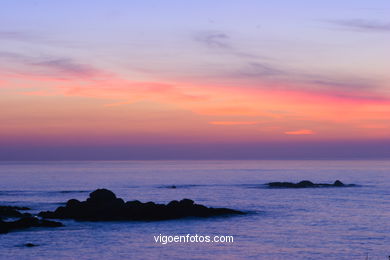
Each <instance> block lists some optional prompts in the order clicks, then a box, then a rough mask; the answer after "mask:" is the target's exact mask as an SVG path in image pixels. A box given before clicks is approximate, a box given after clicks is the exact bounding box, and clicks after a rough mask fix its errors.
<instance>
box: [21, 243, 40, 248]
mask: <svg viewBox="0 0 390 260" xmlns="http://www.w3.org/2000/svg"><path fill="white" fill-rule="evenodd" d="M24 246H25V247H34V246H38V245H36V244H33V243H26V244H24Z"/></svg>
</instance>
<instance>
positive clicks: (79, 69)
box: [31, 58, 100, 77]
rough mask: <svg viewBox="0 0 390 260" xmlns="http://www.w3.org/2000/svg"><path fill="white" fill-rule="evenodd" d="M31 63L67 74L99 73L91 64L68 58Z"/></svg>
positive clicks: (87, 75) (85, 75)
mask: <svg viewBox="0 0 390 260" xmlns="http://www.w3.org/2000/svg"><path fill="white" fill-rule="evenodd" d="M31 65H33V66H39V67H42V68H48V69H50V70H54V71H56V72H58V73H60V74H63V75H67V76H77V77H93V76H97V75H99V74H100V71H99V70H97V69H95V68H93V67H92V66H89V65H85V64H80V63H77V62H75V61H73V60H72V59H69V58H57V59H49V60H43V61H38V62H32V63H31Z"/></svg>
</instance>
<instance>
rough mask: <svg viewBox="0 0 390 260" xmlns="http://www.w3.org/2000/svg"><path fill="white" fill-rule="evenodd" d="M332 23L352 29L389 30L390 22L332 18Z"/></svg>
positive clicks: (368, 30)
mask: <svg viewBox="0 0 390 260" xmlns="http://www.w3.org/2000/svg"><path fill="white" fill-rule="evenodd" d="M330 23H332V24H336V25H338V26H341V27H344V28H348V29H352V30H355V31H367V32H390V23H383V22H378V21H373V20H364V19H350V20H334V21H330Z"/></svg>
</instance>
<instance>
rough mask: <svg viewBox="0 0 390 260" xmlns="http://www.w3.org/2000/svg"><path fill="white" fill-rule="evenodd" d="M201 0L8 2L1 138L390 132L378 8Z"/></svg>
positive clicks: (223, 139) (329, 137) (198, 139)
mask: <svg viewBox="0 0 390 260" xmlns="http://www.w3.org/2000/svg"><path fill="white" fill-rule="evenodd" d="M200 2H202V1H199V3H198V2H195V1H194V2H192V3H191V4H188V5H186V4H184V2H181V1H171V5H170V8H167V7H165V5H164V4H163V3H161V2H158V1H151V2H149V1H148V3H146V2H143V1H131V2H128V1H118V2H117V4H116V5H107V3H106V4H105V3H102V2H98V3H96V8H94V9H93V10H92V12H91V13H88V14H85V13H83V12H81V11H78V10H85V8H84V7H85V6H83V5H84V4H83V3H81V2H72V5H68V4H67V1H64V2H63V3H62V4H55V5H54V4H53V3H52V2H50V1H37V3H35V2H34V3H35V4H34V3H32V2H31V3H30V2H26V3H24V4H23V5H21V4H20V3H19V5H18V6H16V5H14V4H13V2H12V1H7V4H6V5H7V8H3V9H2V10H1V11H0V12H1V18H0V19H1V23H2V24H3V25H4V26H2V28H1V31H0V40H1V43H2V44H1V47H0V58H1V59H0V121H1V128H0V138H1V139H0V143H2V144H3V145H8V146H10V145H11V146H12V145H24V144H34V143H35V144H36V143H40V144H49V145H60V144H72V145H75V144H80V143H83V144H89V145H107V144H118V143H120V144H126V145H131V144H135V143H136V144H150V143H172V142H174V143H183V144H185V143H194V142H195V143H204V144H207V143H210V142H213V143H235V144H237V143H255V142H269V141H276V142H281V141H299V142H310V141H320V142H322V141H332V142H337V141H339V140H344V141H345V140H347V141H370V140H389V139H390V78H389V74H388V68H389V67H390V64H389V59H388V57H389V54H390V53H389V47H388V46H389V44H390V33H389V32H390V29H388V27H384V28H387V29H384V30H378V29H377V28H378V26H379V25H380V24H382V23H383V24H385V23H386V19H387V16H386V14H385V13H384V12H375V11H374V10H373V11H362V10H361V9H362V8H358V7H359V6H360V5H361V6H362V7H363V6H364V2H363V1H354V2H353V3H354V5H356V9H353V11H349V12H347V11H346V10H349V9H345V8H342V6H341V5H345V4H346V2H350V1H345V3H343V4H340V3H338V2H337V1H331V2H333V4H329V3H328V6H327V7H328V8H332V10H331V11H330V10H328V11H327V12H326V13H323V12H322V10H321V4H317V3H314V2H313V3H311V4H308V3H306V2H305V3H304V2H301V1H297V2H298V3H299V4H298V6H295V5H296V3H294V8H295V9H294V11H292V12H291V13H286V14H285V15H282V14H280V15H278V17H279V18H277V17H273V16H270V15H267V13H269V12H270V11H271V10H272V11H273V12H274V13H275V10H276V9H278V7H279V6H280V5H282V4H283V5H289V4H290V3H289V2H287V1H275V3H274V2H272V4H271V2H269V3H265V2H264V3H261V4H260V2H259V3H255V2H252V1H248V2H247V4H242V3H241V2H240V5H237V4H238V2H235V1H227V2H226V3H225V2H224V5H223V8H222V7H221V8H219V7H220V6H219V4H218V2H215V3H210V4H209V5H212V7H213V8H211V7H210V6H209V5H205V4H201V3H200ZM350 3H352V2H350ZM378 4H383V5H385V4H387V3H386V2H385V1H378ZM3 5H4V4H3ZM291 5H293V4H292V3H291ZM78 6H79V7H80V8H77V7H78ZM206 6H208V8H206ZM340 6H341V7H340ZM188 8H191V9H192V10H193V12H192V13H191V14H190V15H189V16H192V15H193V16H196V15H199V19H186V18H185V17H186V16H187V15H188V14H186V10H188ZM236 8H239V9H240V13H243V12H245V13H246V15H245V16H243V17H241V16H240V18H238V17H236V19H235V18H234V17H235V16H236V15H238V14H237V13H236V12H234V11H233V10H236ZM31 9H33V10H35V9H37V10H38V9H40V10H41V11H39V12H35V14H37V13H40V15H39V16H37V15H33V14H32V13H30V10H31ZM58 9H61V12H57V11H58ZM140 10H143V12H139V11H140ZM145 10H148V11H145ZM157 10H159V11H157ZM210 10H215V11H210ZM283 10H289V8H286V6H284V8H283ZM16 13H18V17H21V16H23V17H24V22H23V23H20V22H19V21H18V19H16V18H15V17H16V16H15V15H14V14H16ZM59 13H60V14H61V15H59V17H56V19H54V18H53V16H54V14H56V15H57V14H59ZM140 13H142V16H141V15H140ZM270 13H272V12H270ZM86 15H87V17H86ZM228 16H229V19H226V18H227V17H228ZM231 16H233V17H231ZM68 17H72V19H71V20H68ZM281 17H283V18H281ZM314 17H315V19H314ZM280 18H281V19H282V20H283V21H279V19H280ZM355 18H360V20H359V21H360V22H359V23H353V22H350V23H346V22H345V21H354V19H355ZM49 21H50V22H49ZM91 21H93V23H92V22H91ZM179 21H180V22H179ZM289 21H291V22H289ZM362 21H363V22H362ZM364 22H365V23H367V24H377V27H375V26H371V27H369V26H364ZM237 24H239V28H238V27H237V26H236V25H237ZM43 25H45V26H43ZM286 25H288V26H287V27H288V28H286V27H285V26H286ZM243 28H245V29H243ZM292 139H294V140H292Z"/></svg>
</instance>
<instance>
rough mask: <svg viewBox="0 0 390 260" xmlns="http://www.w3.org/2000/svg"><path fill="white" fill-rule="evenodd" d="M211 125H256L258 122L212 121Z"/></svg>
mask: <svg viewBox="0 0 390 260" xmlns="http://www.w3.org/2000/svg"><path fill="white" fill-rule="evenodd" d="M209 124H210V125H256V124H258V122H256V121H212V122H209Z"/></svg>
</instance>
